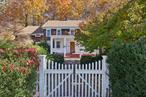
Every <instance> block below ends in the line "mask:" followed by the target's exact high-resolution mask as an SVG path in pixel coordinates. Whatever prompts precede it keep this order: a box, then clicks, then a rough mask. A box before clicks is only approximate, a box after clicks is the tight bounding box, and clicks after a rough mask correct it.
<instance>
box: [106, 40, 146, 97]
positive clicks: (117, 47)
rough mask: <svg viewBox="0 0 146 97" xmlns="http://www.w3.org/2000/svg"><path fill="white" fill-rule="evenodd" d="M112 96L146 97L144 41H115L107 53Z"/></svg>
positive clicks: (145, 45)
mask: <svg viewBox="0 0 146 97" xmlns="http://www.w3.org/2000/svg"><path fill="white" fill-rule="evenodd" d="M107 62H108V63H109V77H110V83H111V88H112V96H113V97H146V92H145V90H146V84H145V82H146V71H145V70H146V41H145V40H144V39H141V40H139V41H136V42H134V43H123V42H116V43H115V44H114V45H113V46H112V48H111V50H110V52H109V53H108V60H107Z"/></svg>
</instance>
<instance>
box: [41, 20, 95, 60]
mask: <svg viewBox="0 0 146 97" xmlns="http://www.w3.org/2000/svg"><path fill="white" fill-rule="evenodd" d="M81 22H82V21H80V20H67V21H59V20H49V21H48V22H46V23H45V24H44V25H43V26H42V28H43V29H45V30H46V33H45V35H46V37H48V41H47V43H48V44H49V45H50V52H51V54H53V53H57V54H62V55H64V57H69V56H72V57H80V55H81V54H90V53H88V52H85V51H84V47H82V46H81V45H79V43H77V42H76V41H75V40H74V38H75V32H76V30H79V29H80V28H79V24H80V23H81ZM93 54H94V55H95V53H93Z"/></svg>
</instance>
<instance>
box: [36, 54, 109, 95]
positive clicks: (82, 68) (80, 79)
mask: <svg viewBox="0 0 146 97" xmlns="http://www.w3.org/2000/svg"><path fill="white" fill-rule="evenodd" d="M42 57H43V58H45V57H44V56H42ZM43 58H42V59H41V62H40V63H41V64H44V63H43V62H46V63H47V64H45V65H41V66H42V67H41V66H40V67H39V70H40V71H39V86H40V87H39V90H40V97H105V95H106V89H108V88H109V87H108V83H109V81H108V76H107V75H106V71H107V66H106V60H105V57H104V58H103V61H102V62H101V60H100V61H97V62H94V63H89V64H60V63H57V62H54V61H50V60H48V61H45V60H44V59H43ZM42 85H43V86H42ZM36 90H37V89H36Z"/></svg>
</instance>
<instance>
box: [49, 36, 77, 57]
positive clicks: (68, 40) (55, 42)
mask: <svg viewBox="0 0 146 97" xmlns="http://www.w3.org/2000/svg"><path fill="white" fill-rule="evenodd" d="M50 53H51V54H53V53H57V54H63V55H64V57H67V56H68V54H75V53H77V47H76V42H75V41H74V36H62V35H61V36H55V35H54V36H51V39H50Z"/></svg>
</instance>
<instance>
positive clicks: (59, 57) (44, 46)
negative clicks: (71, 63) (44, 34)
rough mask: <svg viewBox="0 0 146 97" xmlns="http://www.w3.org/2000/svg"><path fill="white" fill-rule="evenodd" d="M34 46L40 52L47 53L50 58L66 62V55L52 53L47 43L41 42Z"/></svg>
mask: <svg viewBox="0 0 146 97" xmlns="http://www.w3.org/2000/svg"><path fill="white" fill-rule="evenodd" d="M32 47H33V48H36V49H37V51H38V53H39V54H43V55H47V59H48V60H51V61H55V62H58V63H64V56H62V55H59V54H50V52H49V51H50V47H49V46H48V45H47V44H46V43H44V42H41V43H38V44H37V45H33V46H32Z"/></svg>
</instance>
